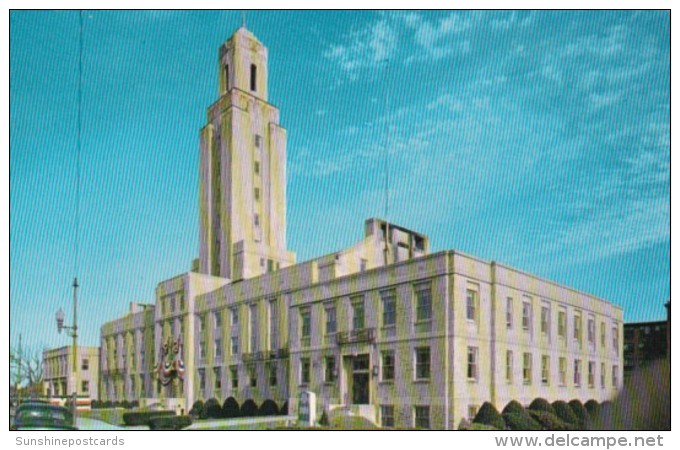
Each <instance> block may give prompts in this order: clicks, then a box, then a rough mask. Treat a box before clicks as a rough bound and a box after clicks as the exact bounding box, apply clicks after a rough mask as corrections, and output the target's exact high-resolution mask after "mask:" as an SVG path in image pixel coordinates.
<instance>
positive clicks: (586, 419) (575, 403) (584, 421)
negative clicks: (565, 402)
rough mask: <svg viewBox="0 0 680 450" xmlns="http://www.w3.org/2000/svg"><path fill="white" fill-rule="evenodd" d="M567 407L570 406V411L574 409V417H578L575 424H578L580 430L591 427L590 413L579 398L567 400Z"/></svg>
mask: <svg viewBox="0 0 680 450" xmlns="http://www.w3.org/2000/svg"><path fill="white" fill-rule="evenodd" d="M569 407H570V408H571V410H572V411H574V414H576V417H578V423H577V425H578V426H579V429H581V430H588V429H590V428H591V420H590V415H589V414H588V411H587V410H586V408H585V407H584V406H583V403H581V401H580V400H577V399H574V400H572V401H570V402H569Z"/></svg>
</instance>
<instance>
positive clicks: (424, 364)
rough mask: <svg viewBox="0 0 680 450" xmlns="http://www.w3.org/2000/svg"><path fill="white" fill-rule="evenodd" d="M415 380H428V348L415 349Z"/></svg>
mask: <svg viewBox="0 0 680 450" xmlns="http://www.w3.org/2000/svg"><path fill="white" fill-rule="evenodd" d="M415 356H416V367H415V369H416V380H427V379H429V378H430V347H419V348H416V355H415Z"/></svg>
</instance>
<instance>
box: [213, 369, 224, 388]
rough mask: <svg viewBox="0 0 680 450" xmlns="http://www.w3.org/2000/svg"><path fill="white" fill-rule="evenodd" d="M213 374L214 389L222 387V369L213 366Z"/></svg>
mask: <svg viewBox="0 0 680 450" xmlns="http://www.w3.org/2000/svg"><path fill="white" fill-rule="evenodd" d="M213 374H214V375H215V389H216V390H220V389H222V369H221V368H219V367H215V368H214V369H213Z"/></svg>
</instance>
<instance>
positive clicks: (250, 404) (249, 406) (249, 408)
mask: <svg viewBox="0 0 680 450" xmlns="http://www.w3.org/2000/svg"><path fill="white" fill-rule="evenodd" d="M257 409H258V408H257V403H255V401H254V400H253V399H250V398H249V399H248V400H246V401H245V402H243V404H242V405H241V417H255V416H257Z"/></svg>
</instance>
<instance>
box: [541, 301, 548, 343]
mask: <svg viewBox="0 0 680 450" xmlns="http://www.w3.org/2000/svg"><path fill="white" fill-rule="evenodd" d="M541 334H543V335H545V336H548V337H549V336H550V307H549V306H548V305H543V306H541Z"/></svg>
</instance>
